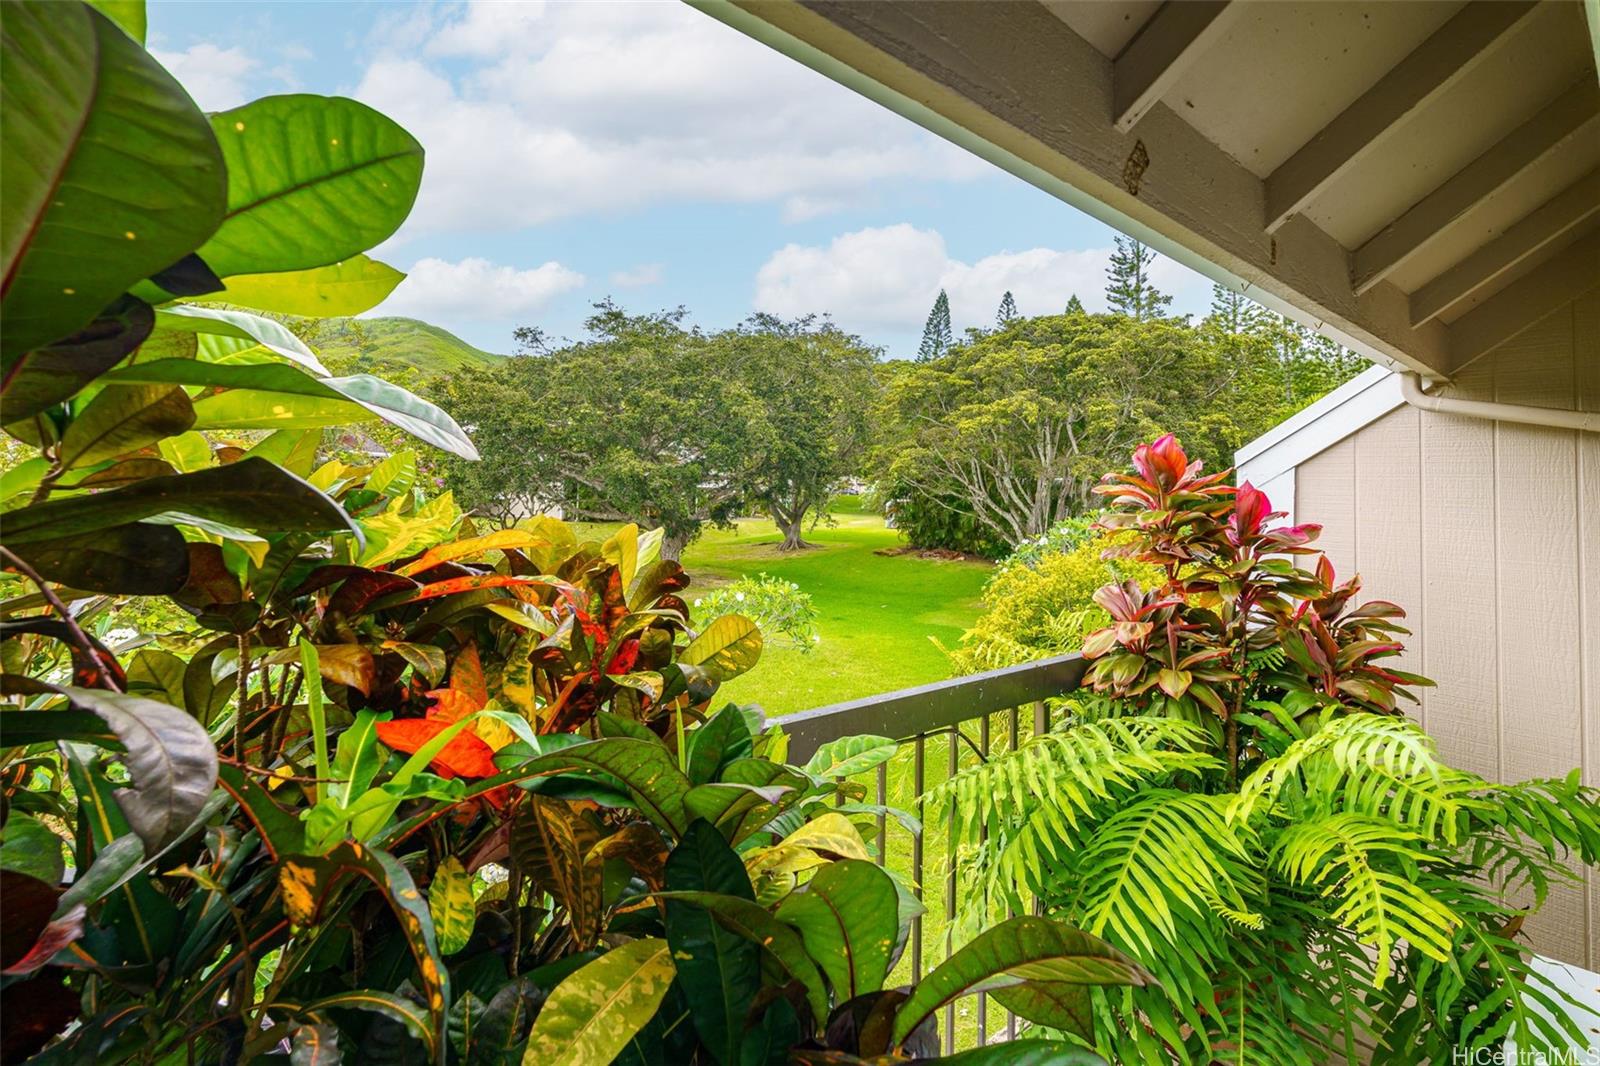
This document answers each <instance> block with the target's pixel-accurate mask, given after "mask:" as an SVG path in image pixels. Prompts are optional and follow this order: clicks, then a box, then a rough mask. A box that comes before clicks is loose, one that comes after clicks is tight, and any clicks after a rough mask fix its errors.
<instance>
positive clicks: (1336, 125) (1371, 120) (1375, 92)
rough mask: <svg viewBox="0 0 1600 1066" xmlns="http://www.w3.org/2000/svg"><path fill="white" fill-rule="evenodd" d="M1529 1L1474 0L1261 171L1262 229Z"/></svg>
mask: <svg viewBox="0 0 1600 1066" xmlns="http://www.w3.org/2000/svg"><path fill="white" fill-rule="evenodd" d="M1536 6H1537V5H1536V4H1535V3H1534V2H1533V0H1515V2H1509V0H1508V2H1505V3H1499V2H1495V0H1474V2H1473V3H1470V4H1468V5H1467V6H1466V7H1464V8H1462V9H1461V12H1460V13H1459V14H1457V15H1456V16H1455V17H1454V18H1452V19H1451V20H1450V21H1449V22H1447V23H1445V24H1444V25H1443V26H1441V27H1440V28H1439V30H1438V31H1437V32H1435V33H1434V34H1433V36H1431V37H1429V38H1428V39H1427V40H1426V41H1423V42H1422V43H1421V44H1420V45H1418V46H1417V48H1416V50H1415V51H1413V52H1412V53H1411V54H1410V55H1408V56H1406V57H1405V58H1404V59H1402V60H1401V61H1400V62H1399V63H1398V64H1396V66H1395V67H1394V69H1393V70H1391V71H1389V73H1387V74H1385V75H1384V76H1383V77H1382V78H1380V79H1379V80H1378V83H1377V84H1376V85H1374V86H1373V87H1372V88H1370V89H1368V90H1367V91H1366V92H1365V93H1363V94H1362V95H1361V97H1360V99H1358V100H1357V101H1356V102H1355V103H1353V104H1351V105H1350V106H1349V107H1347V108H1345V109H1344V111H1342V112H1341V113H1340V114H1339V117H1338V118H1335V119H1334V120H1333V121H1332V122H1330V123H1328V125H1327V126H1326V127H1324V128H1323V129H1322V131H1321V132H1319V133H1318V134H1317V135H1316V136H1314V137H1312V138H1311V140H1309V141H1307V142H1306V143H1305V144H1304V145H1302V146H1301V148H1300V150H1299V151H1297V152H1295V154H1294V155H1292V156H1290V157H1289V158H1288V159H1287V160H1285V161H1284V162H1283V164H1282V165H1281V166H1279V167H1278V169H1277V170H1274V171H1273V172H1272V173H1271V174H1270V175H1269V176H1268V177H1267V230H1268V232H1276V231H1277V229H1278V227H1280V226H1282V225H1283V224H1284V222H1285V221H1287V220H1288V219H1289V217H1290V216H1291V215H1295V214H1298V213H1300V212H1301V211H1303V210H1304V209H1305V208H1306V206H1307V205H1308V204H1310V203H1311V201H1312V200H1313V199H1315V198H1316V196H1317V194H1318V193H1320V192H1322V191H1323V190H1324V189H1326V188H1327V187H1328V185H1329V184H1331V183H1332V182H1333V180H1334V179H1335V178H1337V177H1338V176H1339V175H1340V174H1342V173H1344V172H1345V171H1346V170H1347V169H1349V168H1350V166H1351V165H1352V164H1354V163H1355V162H1356V160H1358V159H1360V158H1361V157H1362V156H1363V155H1365V154H1366V153H1367V151H1368V150H1369V149H1370V148H1372V146H1373V145H1374V144H1376V143H1377V142H1378V141H1379V140H1380V139H1381V138H1382V137H1383V136H1384V135H1385V134H1386V133H1388V132H1389V131H1390V130H1392V129H1394V128H1395V127H1396V126H1398V125H1399V124H1400V123H1401V122H1402V121H1404V120H1405V119H1406V118H1407V117H1408V116H1410V115H1412V114H1415V113H1416V112H1417V111H1418V110H1420V109H1421V108H1423V107H1425V106H1426V105H1427V104H1428V103H1429V102H1430V101H1432V100H1434V99H1436V98H1437V97H1438V96H1439V94H1440V93H1442V92H1444V91H1445V90H1446V89H1448V88H1450V86H1452V85H1454V84H1456V83H1457V82H1458V81H1460V79H1461V78H1462V77H1463V76H1464V75H1466V73H1467V72H1468V71H1470V70H1471V69H1472V68H1473V67H1475V66H1476V65H1477V64H1478V62H1479V61H1481V60H1482V59H1483V58H1484V57H1485V56H1486V55H1487V54H1488V53H1489V50H1490V48H1491V46H1492V45H1493V44H1494V43H1495V42H1496V41H1498V40H1499V39H1500V38H1502V37H1503V36H1505V35H1506V34H1507V33H1508V32H1509V31H1510V30H1511V29H1512V28H1513V27H1514V26H1516V25H1517V24H1519V23H1520V22H1522V20H1523V19H1525V18H1527V17H1528V16H1529V15H1530V14H1531V13H1532V12H1533V10H1534V8H1535V7H1536Z"/></svg>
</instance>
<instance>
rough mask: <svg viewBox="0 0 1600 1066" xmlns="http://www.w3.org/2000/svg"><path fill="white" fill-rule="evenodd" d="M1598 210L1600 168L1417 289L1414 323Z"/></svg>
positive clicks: (1436, 312) (1444, 307)
mask: <svg viewBox="0 0 1600 1066" xmlns="http://www.w3.org/2000/svg"><path fill="white" fill-rule="evenodd" d="M1595 215H1600V170H1592V171H1590V172H1589V173H1588V174H1587V175H1586V176H1585V177H1582V178H1580V179H1578V180H1577V181H1576V182H1574V183H1573V184H1572V185H1570V186H1568V187H1567V188H1566V190H1565V191H1563V192H1560V193H1558V194H1556V195H1555V196H1553V197H1551V198H1550V199H1549V200H1547V201H1546V202H1545V203H1544V204H1543V205H1542V206H1540V207H1538V208H1536V209H1535V210H1533V211H1531V212H1529V214H1527V215H1526V216H1525V217H1523V218H1522V219H1521V220H1520V221H1518V222H1517V223H1516V224H1515V225H1512V226H1510V227H1508V228H1507V229H1506V231H1505V232H1504V233H1502V234H1500V236H1498V237H1496V238H1495V239H1494V240H1492V241H1490V242H1489V243H1488V244H1485V245H1484V246H1483V247H1482V248H1479V249H1478V250H1477V251H1475V252H1473V253H1472V254H1471V255H1469V256H1467V257H1466V258H1465V259H1463V260H1462V261H1461V262H1459V263H1457V264H1456V265H1455V266H1453V267H1451V268H1450V269H1449V270H1446V271H1445V272H1444V273H1443V274H1440V275H1439V276H1438V277H1436V278H1434V279H1433V280H1432V281H1430V282H1428V283H1427V284H1426V285H1423V286H1422V287H1421V288H1419V289H1417V291H1416V292H1413V293H1412V294H1411V321H1412V323H1413V324H1417V323H1422V322H1426V321H1428V320H1429V319H1430V318H1434V317H1436V316H1438V315H1440V314H1442V313H1443V312H1445V311H1448V310H1449V309H1450V308H1452V307H1454V306H1455V305H1456V304H1458V303H1460V302H1461V301H1462V300H1465V299H1466V298H1467V297H1469V296H1471V295H1472V294H1473V293H1475V292H1477V291H1478V290H1479V289H1481V288H1483V287H1484V286H1485V285H1488V284H1489V283H1490V282H1492V281H1494V279H1496V278H1498V277H1500V276H1501V275H1502V274H1504V273H1505V272H1506V271H1508V270H1510V269H1512V268H1513V267H1515V266H1516V265H1517V264H1518V263H1521V262H1524V261H1525V260H1526V259H1527V258H1528V257H1529V256H1531V255H1533V254H1535V253H1536V252H1538V251H1539V250H1540V249H1541V248H1547V247H1549V246H1550V245H1551V244H1553V243H1555V242H1556V241H1559V240H1561V239H1562V238H1563V237H1566V236H1567V235H1568V234H1570V233H1571V232H1572V231H1573V230H1575V229H1577V228H1578V227H1579V226H1582V225H1583V224H1584V223H1586V222H1588V221H1589V219H1591V218H1593V217H1594V216H1595Z"/></svg>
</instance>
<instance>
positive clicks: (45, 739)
mask: <svg viewBox="0 0 1600 1066" xmlns="http://www.w3.org/2000/svg"><path fill="white" fill-rule="evenodd" d="M58 740H75V741H78V742H80V743H84V744H97V745H99V746H100V747H109V748H111V749H112V750H116V749H117V748H120V747H121V744H122V742H121V741H119V740H118V739H117V735H116V734H115V733H113V732H112V731H111V727H110V726H108V725H106V723H105V720H104V719H102V718H101V717H100V716H99V715H97V714H95V713H93V712H92V711H80V710H66V711H26V710H20V709H17V708H13V707H6V708H0V744H3V745H4V746H6V747H8V748H25V747H31V746H32V745H34V744H54V743H55V742H56V741H58Z"/></svg>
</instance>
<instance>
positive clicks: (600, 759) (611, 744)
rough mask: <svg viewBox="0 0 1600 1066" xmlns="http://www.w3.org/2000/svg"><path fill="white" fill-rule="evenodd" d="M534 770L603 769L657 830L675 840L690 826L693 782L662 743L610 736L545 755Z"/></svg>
mask: <svg viewBox="0 0 1600 1066" xmlns="http://www.w3.org/2000/svg"><path fill="white" fill-rule="evenodd" d="M527 769H528V770H530V771H541V770H549V771H554V770H562V769H570V770H584V769H587V770H599V771H600V772H602V773H606V774H610V775H611V776H612V777H614V778H616V779H617V780H618V781H621V782H622V784H623V786H624V787H625V788H626V789H627V790H628V795H629V796H630V797H632V799H633V800H634V802H635V803H637V804H638V805H639V810H640V811H641V812H643V814H644V816H645V817H647V818H649V819H650V821H652V822H653V823H655V825H656V827H657V828H659V829H661V830H662V831H663V832H665V833H668V834H670V835H672V836H674V837H677V836H681V835H682V834H683V831H684V828H685V827H686V826H687V825H688V817H687V816H686V815H685V813H684V809H683V796H684V793H686V792H688V791H689V779H688V778H687V777H685V776H684V774H683V771H681V770H679V769H678V763H677V760H676V759H674V758H673V756H672V753H671V752H669V751H668V750H667V749H666V748H665V747H663V746H661V745H660V744H650V743H647V742H646V741H643V740H634V739H632V738H631V737H607V738H605V739H603V740H595V741H591V742H589V743H587V744H575V745H573V746H572V747H569V748H562V749H561V750H560V751H556V752H552V753H550V754H549V755H544V756H541V757H540V758H538V759H535V760H534V761H533V762H532V763H529V764H528V766H527Z"/></svg>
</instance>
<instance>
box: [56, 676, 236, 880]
mask: <svg viewBox="0 0 1600 1066" xmlns="http://www.w3.org/2000/svg"><path fill="white" fill-rule="evenodd" d="M57 691H59V692H60V693H61V694H62V695H64V696H66V697H67V699H69V700H70V701H71V702H72V705H73V706H74V707H75V708H77V709H79V710H85V711H91V712H93V713H94V714H96V715H98V716H99V717H100V718H101V719H103V720H104V721H105V723H106V725H108V726H110V727H111V730H112V732H114V733H116V735H117V738H118V739H119V740H121V741H122V745H123V749H124V750H123V754H122V755H121V762H122V764H123V765H124V766H125V767H127V770H128V775H129V777H131V778H132V779H133V780H132V785H131V787H128V788H120V789H118V790H117V791H116V800H117V805H118V806H119V807H121V808H122V813H123V815H124V816H125V817H126V818H127V819H128V824H129V825H130V826H131V827H132V828H133V831H134V832H135V833H137V834H139V837H140V839H141V840H143V841H144V844H145V848H146V850H148V851H149V852H150V853H151V854H154V853H155V852H158V851H160V850H161V849H162V848H164V847H165V846H166V845H167V844H168V843H170V842H171V841H172V840H174V839H176V838H177V836H178V835H179V834H180V833H182V832H183V831H185V830H187V829H188V828H189V827H190V826H191V824H192V823H193V822H194V820H195V818H196V816H198V815H199V813H200V811H201V810H202V809H203V808H204V807H205V805H206V803H207V801H208V800H210V799H211V793H212V790H213V789H214V788H215V787H216V783H217V749H216V747H215V746H214V745H213V744H212V743H211V738H210V737H209V736H208V735H207V734H206V731H205V729H204V728H203V727H202V726H201V725H200V723H199V722H196V721H195V720H194V719H193V718H191V717H189V716H188V715H187V714H185V713H184V712H183V711H180V710H179V709H178V708H176V707H173V706H171V705H170V704H166V703H159V702H157V701H156V700H148V699H144V698H142V697H139V696H127V695H123V694H121V693H116V692H103V691H100V690H97V689H85V688H73V687H71V686H60V687H59V688H58V689H57Z"/></svg>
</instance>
